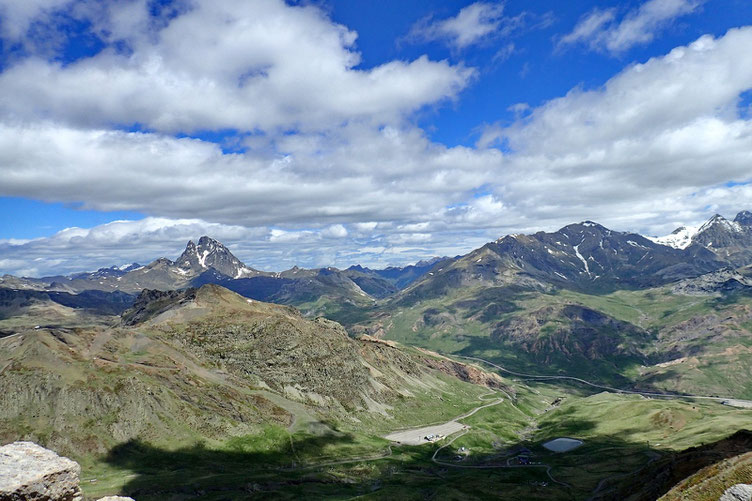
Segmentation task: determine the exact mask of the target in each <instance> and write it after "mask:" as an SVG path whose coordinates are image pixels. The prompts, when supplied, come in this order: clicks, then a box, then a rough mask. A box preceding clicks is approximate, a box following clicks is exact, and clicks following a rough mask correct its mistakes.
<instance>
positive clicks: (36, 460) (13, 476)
mask: <svg viewBox="0 0 752 501" xmlns="http://www.w3.org/2000/svg"><path fill="white" fill-rule="evenodd" d="M80 474H81V466H79V464H78V463H76V462H75V461H73V460H71V459H68V458H66V457H62V456H58V455H57V454H55V453H54V452H53V451H51V450H49V449H45V448H44V447H41V446H39V445H37V444H35V443H33V442H14V443H12V444H8V445H5V446H3V447H0V501H27V500H29V501H32V500H33V501H81V500H82V499H83V496H82V495H81V489H80V487H79V476H80ZM99 501H133V500H132V499H131V498H124V497H117V496H114V497H113V496H109V497H106V498H102V499H100V500H99Z"/></svg>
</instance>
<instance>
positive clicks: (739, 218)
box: [734, 210, 752, 226]
mask: <svg viewBox="0 0 752 501" xmlns="http://www.w3.org/2000/svg"><path fill="white" fill-rule="evenodd" d="M734 222H735V223H738V224H741V225H742V226H752V212H750V211H748V210H743V211H741V212H740V213H739V214H737V215H736V217H735V218H734Z"/></svg>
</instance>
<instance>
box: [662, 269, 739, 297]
mask: <svg viewBox="0 0 752 501" xmlns="http://www.w3.org/2000/svg"><path fill="white" fill-rule="evenodd" d="M672 292H673V293H674V294H684V295H688V296H693V295H694V296H702V295H711V294H723V293H731V292H746V293H749V292H752V280H751V279H749V278H747V277H745V276H744V275H742V274H741V273H739V272H738V271H736V270H734V269H732V268H723V269H721V270H718V271H714V272H712V273H707V274H705V275H701V276H699V277H697V278H688V279H686V280H682V281H680V282H678V283H677V284H676V285H675V286H674V287H673V288H672Z"/></svg>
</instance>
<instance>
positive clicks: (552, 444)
mask: <svg viewBox="0 0 752 501" xmlns="http://www.w3.org/2000/svg"><path fill="white" fill-rule="evenodd" d="M581 445H582V440H577V439H575V438H555V439H553V440H549V441H548V442H546V443H545V444H543V447H545V448H546V449H548V450H549V451H554V452H569V451H571V450H573V449H576V448H577V447H579V446H581Z"/></svg>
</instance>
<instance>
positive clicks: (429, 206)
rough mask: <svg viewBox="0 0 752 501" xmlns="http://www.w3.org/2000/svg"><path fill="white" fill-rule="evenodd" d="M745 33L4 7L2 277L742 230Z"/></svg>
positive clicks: (739, 15) (44, 4)
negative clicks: (162, 261)
mask: <svg viewBox="0 0 752 501" xmlns="http://www.w3.org/2000/svg"><path fill="white" fill-rule="evenodd" d="M749 24H752V3H750V2H748V1H744V0H635V1H630V2H616V1H601V2H587V1H581V2H560V1H543V0H537V1H525V2H522V1H512V0H508V1H502V2H498V1H496V2H491V1H488V2H469V1H444V2H441V1H431V2H428V1H413V2H372V1H361V0H341V1H314V2H287V3H284V2H282V1H281V0H252V1H251V0H248V1H245V0H243V1H241V0H219V1H214V2H212V1H208V0H176V1H169V0H163V1H160V2H156V1H153V0H123V1H118V2H115V1H102V2H85V1H79V0H29V1H27V2H18V1H14V0H0V175H1V176H2V178H0V214H2V216H0V273H3V272H8V273H15V274H26V275H42V274H48V273H55V272H70V271H75V270H82V269H92V268H96V267H97V266H103V265H110V264H121V263H125V262H131V261H148V260H151V259H154V258H156V257H159V256H162V255H166V256H168V257H173V258H174V257H176V256H177V254H178V253H179V252H180V249H181V247H182V246H184V245H185V241H186V240H187V239H188V238H197V237H198V236H200V235H202V234H210V235H211V236H214V237H215V238H218V239H220V240H222V241H224V242H225V243H226V244H229V245H230V247H231V248H232V249H233V250H234V251H235V252H236V253H237V254H238V256H239V257H241V258H242V259H243V260H245V261H246V262H247V263H249V264H251V265H253V266H256V267H258V268H262V269H276V270H279V269H284V268H288V267H290V266H292V265H293V264H298V265H303V266H323V265H336V266H342V267H343V266H348V265H350V264H353V263H358V262H359V263H362V264H367V265H371V266H382V265H388V264H406V263H409V262H413V261H416V260H418V259H421V258H426V257H430V256H434V255H454V254H457V253H462V252H466V251H468V250H470V249H472V248H474V247H477V246H479V245H481V244H482V243H483V242H486V241H488V240H491V239H495V238H497V237H498V236H500V235H503V234H505V233H512V232H528V231H537V230H540V229H545V230H553V229H556V228H557V227H559V226H561V225H564V224H567V223H569V222H573V221H577V220H584V219H591V220H598V221H599V222H602V223H603V224H606V225H608V226H610V227H613V228H615V229H620V230H633V231H642V232H644V233H646V234H662V233H667V232H669V231H671V229H673V228H674V227H675V226H677V225H679V224H696V223H698V222H700V221H701V220H703V219H706V218H707V217H709V216H710V215H712V214H711V213H712V212H721V213H723V214H725V215H727V216H733V215H734V214H735V212H737V211H739V210H742V209H745V208H750V206H752V203H751V202H752V188H750V185H749V183H750V180H751V177H752V171H750V170H749V167H748V166H749V165H750V163H749V162H750V160H752V144H751V143H750V140H749V139H748V137H750V136H751V135H750V134H749V132H750V130H752V124H751V123H750V116H751V114H750V112H749V111H750V104H751V103H750V89H752V69H750V68H752V56H751V55H750V54H752V29H751V28H748V27H747V25H749Z"/></svg>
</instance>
